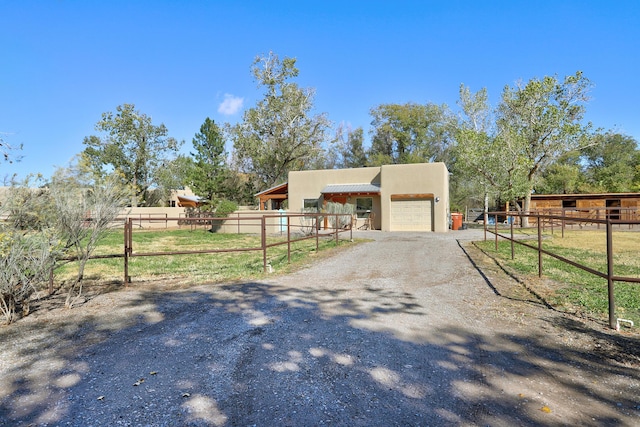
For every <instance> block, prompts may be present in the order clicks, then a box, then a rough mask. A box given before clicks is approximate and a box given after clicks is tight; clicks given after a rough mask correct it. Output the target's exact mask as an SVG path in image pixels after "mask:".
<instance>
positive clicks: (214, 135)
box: [189, 117, 228, 205]
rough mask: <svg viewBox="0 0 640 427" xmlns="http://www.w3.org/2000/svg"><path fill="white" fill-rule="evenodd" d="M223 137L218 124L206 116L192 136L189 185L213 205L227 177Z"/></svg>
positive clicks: (221, 191)
mask: <svg viewBox="0 0 640 427" xmlns="http://www.w3.org/2000/svg"><path fill="white" fill-rule="evenodd" d="M224 145H225V139H224V135H223V133H222V130H221V129H220V127H218V125H217V124H216V123H215V122H214V121H213V120H211V119H210V118H209V117H207V118H206V119H205V121H204V123H203V124H202V126H200V132H198V133H197V134H196V135H195V137H194V138H193V148H194V152H192V153H191V156H193V159H194V165H193V168H192V169H191V173H190V175H189V187H191V189H192V190H193V191H194V192H195V193H196V194H197V195H199V196H200V197H204V198H205V199H207V200H209V201H210V202H211V203H212V204H213V205H215V202H216V199H217V198H218V197H220V195H221V193H223V192H224V191H223V184H224V182H225V180H226V178H227V175H228V173H227V171H228V167H227V152H226V150H225V146H224Z"/></svg>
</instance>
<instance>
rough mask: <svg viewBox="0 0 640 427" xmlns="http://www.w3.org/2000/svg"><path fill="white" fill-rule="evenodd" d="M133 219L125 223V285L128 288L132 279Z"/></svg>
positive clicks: (126, 220)
mask: <svg viewBox="0 0 640 427" xmlns="http://www.w3.org/2000/svg"><path fill="white" fill-rule="evenodd" d="M132 221H133V219H132V218H128V219H125V221H124V284H125V286H126V284H127V283H130V282H131V278H130V277H129V245H130V239H129V235H130V234H131V229H130V226H131V223H132Z"/></svg>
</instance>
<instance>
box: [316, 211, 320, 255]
mask: <svg viewBox="0 0 640 427" xmlns="http://www.w3.org/2000/svg"><path fill="white" fill-rule="evenodd" d="M316 224H317V225H318V226H319V225H320V215H319V214H316ZM319 250H320V229H319V228H318V227H316V254H317V253H318V251H319Z"/></svg>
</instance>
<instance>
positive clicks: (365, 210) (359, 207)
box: [356, 197, 373, 218]
mask: <svg viewBox="0 0 640 427" xmlns="http://www.w3.org/2000/svg"><path fill="white" fill-rule="evenodd" d="M371 209H373V198H371V197H356V215H357V216H358V218H368V217H369V214H370V213H371Z"/></svg>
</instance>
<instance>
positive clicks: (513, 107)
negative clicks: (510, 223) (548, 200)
mask: <svg viewBox="0 0 640 427" xmlns="http://www.w3.org/2000/svg"><path fill="white" fill-rule="evenodd" d="M590 88H591V82H590V81H589V80H588V79H587V78H586V77H584V76H583V75H582V72H580V71H578V72H576V74H574V75H570V76H566V77H565V78H564V80H561V81H560V80H558V78H557V77H549V76H545V77H543V78H542V79H531V80H530V81H529V82H528V83H527V84H526V85H522V84H518V85H517V86H516V87H515V88H512V87H509V86H506V87H505V88H504V91H503V93H502V100H501V103H500V106H499V107H498V117H497V127H498V130H499V139H500V141H501V145H502V147H503V153H504V156H505V158H513V159H514V160H515V162H516V163H517V164H518V165H519V166H520V168H519V169H520V171H521V174H520V173H519V176H518V178H519V179H520V180H522V179H523V180H524V181H525V183H526V191H525V193H524V194H521V195H520V196H521V197H523V198H524V206H522V209H523V210H524V211H525V212H527V211H529V206H530V204H531V193H532V192H533V189H534V188H535V185H536V180H537V178H538V177H539V174H540V173H541V172H542V171H543V170H544V169H545V168H546V167H547V166H549V165H550V164H552V163H553V162H555V161H556V160H557V159H558V158H559V157H560V156H562V155H564V154H566V153H568V152H571V151H575V150H581V149H583V148H585V147H586V146H588V145H590V144H591V141H590V138H589V137H588V132H589V129H590V124H587V125H584V124H583V123H582V120H583V116H584V112H585V109H586V107H585V104H586V102H587V101H588V99H589V97H588V92H589V90H590ZM523 225H524V226H526V225H528V221H527V218H526V217H525V218H523Z"/></svg>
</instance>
